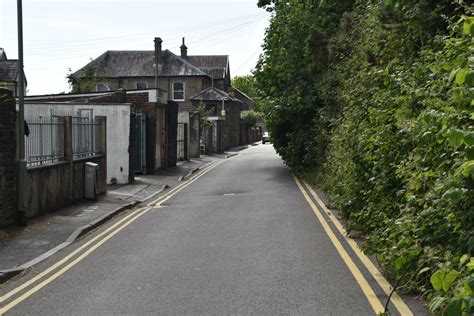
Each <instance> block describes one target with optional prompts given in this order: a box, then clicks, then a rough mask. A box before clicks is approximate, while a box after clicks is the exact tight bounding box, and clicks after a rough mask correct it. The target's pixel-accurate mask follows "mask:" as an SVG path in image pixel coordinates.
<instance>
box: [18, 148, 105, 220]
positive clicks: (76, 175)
mask: <svg viewBox="0 0 474 316" xmlns="http://www.w3.org/2000/svg"><path fill="white" fill-rule="evenodd" d="M86 162H93V163H96V164H98V165H99V193H105V192H106V190H107V185H106V179H107V168H106V158H105V156H96V157H91V158H87V159H80V160H75V161H73V162H72V163H71V162H68V161H65V162H60V163H55V164H50V165H45V166H40V167H33V168H29V169H28V182H27V183H28V208H27V210H26V217H27V218H28V219H30V218H33V217H36V216H39V215H44V214H47V213H50V212H54V211H56V210H59V209H61V208H63V207H66V206H68V205H71V204H72V203H74V202H77V201H80V200H82V199H84V181H85V163H86Z"/></svg>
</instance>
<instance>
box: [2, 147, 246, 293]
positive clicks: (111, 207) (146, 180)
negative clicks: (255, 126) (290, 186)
mask: <svg viewBox="0 0 474 316" xmlns="http://www.w3.org/2000/svg"><path fill="white" fill-rule="evenodd" d="M243 148H247V146H241V147H236V148H233V149H231V150H229V151H227V152H226V153H224V154H221V155H211V156H206V155H204V156H201V157H200V158H193V159H191V160H188V161H182V162H178V163H177V165H176V166H175V167H171V168H169V169H166V170H160V171H159V172H158V173H157V174H156V175H137V176H136V177H135V182H134V183H133V184H122V185H120V184H116V185H109V186H108V187H107V193H106V194H104V195H101V196H99V197H98V198H97V199H96V200H91V201H82V202H80V203H77V204H74V205H71V206H69V207H67V208H64V209H61V210H59V211H56V212H54V213H51V214H48V215H45V216H42V217H39V218H35V219H32V220H30V221H29V222H28V225H27V226H26V227H12V228H8V229H0V284H2V283H3V282H6V281H7V280H9V279H10V278H12V277H14V276H16V275H17V274H19V273H21V272H23V271H25V270H27V269H30V268H31V267H32V266H34V265H36V264H38V263H39V262H41V261H43V260H45V259H47V258H48V257H50V256H51V255H53V254H54V253H56V252H58V251H60V250H61V249H63V248H65V247H67V246H69V245H70V244H72V243H74V242H75V241H76V240H77V239H78V238H79V237H81V236H83V235H84V234H86V233H88V232H89V231H91V230H93V229H95V228H96V227H98V226H100V225H101V224H103V223H105V222H107V221H108V220H110V219H111V218H113V217H114V216H116V215H118V214H119V213H121V212H123V211H125V210H127V209H129V208H132V207H134V206H136V205H137V204H140V203H143V202H145V201H147V200H150V199H153V198H156V197H158V196H159V195H160V194H163V193H164V192H166V191H167V190H169V189H170V188H173V187H174V186H176V185H177V184H179V183H180V182H182V181H186V179H187V178H189V177H190V176H191V175H192V174H193V173H194V172H196V171H198V170H199V169H200V168H202V167H204V166H205V165H207V164H209V163H211V162H213V161H216V160H221V159H225V158H227V157H229V156H232V155H235V154H236V153H237V152H238V151H239V150H241V149H243Z"/></svg>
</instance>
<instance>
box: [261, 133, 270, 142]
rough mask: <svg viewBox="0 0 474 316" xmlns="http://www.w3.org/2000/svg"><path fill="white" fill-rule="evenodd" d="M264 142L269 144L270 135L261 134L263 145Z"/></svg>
mask: <svg viewBox="0 0 474 316" xmlns="http://www.w3.org/2000/svg"><path fill="white" fill-rule="evenodd" d="M266 142H271V140H270V134H269V133H268V132H265V133H263V136H262V144H265V143H266Z"/></svg>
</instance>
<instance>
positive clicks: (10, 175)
mask: <svg viewBox="0 0 474 316" xmlns="http://www.w3.org/2000/svg"><path fill="white" fill-rule="evenodd" d="M15 157H16V111H15V101H14V99H13V98H12V92H11V91H10V90H6V89H0V228H1V227H6V226H8V225H11V224H13V223H14V222H15V214H16V163H15Z"/></svg>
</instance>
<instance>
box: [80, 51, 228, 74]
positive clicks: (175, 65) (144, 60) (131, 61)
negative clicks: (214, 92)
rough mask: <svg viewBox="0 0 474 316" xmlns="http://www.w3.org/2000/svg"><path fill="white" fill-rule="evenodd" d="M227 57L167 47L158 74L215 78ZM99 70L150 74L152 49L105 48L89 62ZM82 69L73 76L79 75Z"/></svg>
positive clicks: (153, 59)
mask: <svg viewBox="0 0 474 316" xmlns="http://www.w3.org/2000/svg"><path fill="white" fill-rule="evenodd" d="M228 59H229V58H228V56H224V55H220V56H219V55H216V56H188V58H187V59H184V58H181V56H178V55H175V54H174V53H172V52H171V51H169V50H167V49H166V50H164V51H163V52H162V65H161V66H160V68H159V69H158V75H159V76H213V77H214V78H216V79H222V78H224V77H225V74H226V70H227V67H228ZM92 63H94V64H95V65H97V70H98V72H99V73H106V74H107V77H109V78H117V77H153V76H154V75H155V69H154V67H153V64H154V63H155V52H154V51H151V50H150V51H106V52H105V53H103V54H102V55H100V56H99V57H97V58H96V59H94V60H93V61H92ZM82 69H83V68H81V69H79V70H78V71H76V72H75V73H74V75H76V76H79V77H80V73H81V71H82Z"/></svg>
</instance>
